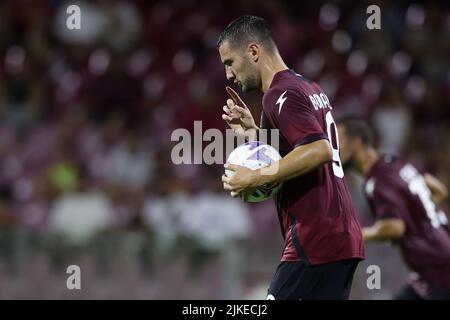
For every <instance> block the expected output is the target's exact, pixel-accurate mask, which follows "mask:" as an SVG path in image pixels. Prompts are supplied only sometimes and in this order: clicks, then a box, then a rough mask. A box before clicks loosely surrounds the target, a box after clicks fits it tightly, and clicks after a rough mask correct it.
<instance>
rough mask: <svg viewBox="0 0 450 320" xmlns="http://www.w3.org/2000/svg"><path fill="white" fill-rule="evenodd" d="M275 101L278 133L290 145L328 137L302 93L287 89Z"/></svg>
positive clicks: (295, 145)
mask: <svg viewBox="0 0 450 320" xmlns="http://www.w3.org/2000/svg"><path fill="white" fill-rule="evenodd" d="M283 99H284V102H283ZM275 101H276V102H275V103H276V105H277V107H278V108H274V112H278V113H279V114H278V119H279V129H280V133H281V134H282V135H283V136H284V137H285V138H286V140H287V141H288V142H289V144H290V145H291V146H292V147H294V148H295V147H298V146H300V145H304V144H308V143H311V142H314V141H317V140H320V139H327V138H328V137H327V135H326V133H325V132H324V130H323V128H322V127H321V125H320V123H319V121H318V119H317V117H316V115H315V114H314V112H315V111H314V109H313V107H311V106H310V105H309V101H307V100H306V97H305V96H304V95H302V94H301V93H297V92H295V91H291V90H287V91H285V93H284V94H283V92H280V95H279V97H278V98H277V100H275Z"/></svg>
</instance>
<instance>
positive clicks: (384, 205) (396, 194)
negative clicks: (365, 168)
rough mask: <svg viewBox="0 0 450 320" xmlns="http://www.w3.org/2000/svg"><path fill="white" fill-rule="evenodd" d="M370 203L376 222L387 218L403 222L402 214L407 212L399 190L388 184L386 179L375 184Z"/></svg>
mask: <svg viewBox="0 0 450 320" xmlns="http://www.w3.org/2000/svg"><path fill="white" fill-rule="evenodd" d="M372 203H373V209H374V213H375V219H376V220H382V219H387V218H398V219H402V220H404V214H405V213H406V212H408V208H407V207H406V204H405V201H404V197H403V196H402V195H401V190H398V189H397V188H396V187H395V186H393V184H392V183H389V179H388V178H383V179H379V180H378V181H377V182H376V185H375V188H374V191H373V198H372Z"/></svg>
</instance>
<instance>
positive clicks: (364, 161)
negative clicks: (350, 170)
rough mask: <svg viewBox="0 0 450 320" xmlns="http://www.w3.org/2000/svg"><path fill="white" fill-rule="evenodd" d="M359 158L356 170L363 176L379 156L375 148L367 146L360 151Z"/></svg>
mask: <svg viewBox="0 0 450 320" xmlns="http://www.w3.org/2000/svg"><path fill="white" fill-rule="evenodd" d="M359 158H360V159H359V161H358V163H359V165H358V167H359V168H358V171H359V172H360V173H362V174H363V175H364V176H367V175H368V174H369V172H370V169H372V167H373V165H374V164H375V162H377V161H378V158H379V156H378V152H377V151H376V150H375V149H373V148H369V149H365V150H364V151H362V152H361V155H360V157H359Z"/></svg>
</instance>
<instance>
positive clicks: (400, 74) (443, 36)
mask: <svg viewBox="0 0 450 320" xmlns="http://www.w3.org/2000/svg"><path fill="white" fill-rule="evenodd" d="M70 4H78V5H79V6H80V8H81V14H82V19H81V30H68V29H67V28H66V19H67V17H68V16H69V15H68V14H67V13H66V8H67V7H68V6H69V5H70ZM370 4H372V3H371V2H365V1H360V2H358V3H357V4H355V3H354V2H351V1H349V2H345V1H329V2H322V3H320V2H317V1H311V2H305V1H295V2H294V1H293V2H292V3H291V2H282V1H254V0H246V1H233V2H230V1H223V0H221V1H196V0H184V1H179V0H177V1H143V0H142V1H118V0H98V1H73V2H72V1H69V2H63V1H58V0H52V1H31V0H30V1H26V0H14V1H12V0H6V1H2V2H0V282H1V283H2V285H1V287H0V298H2V299H5V298H35V299H47V298H67V299H72V298H87V299H91V298H129V299H132V298H140V299H221V298H223V299H228V298H236V299H241V298H264V297H265V290H266V288H267V285H268V281H270V279H271V276H272V271H273V270H274V268H275V266H276V265H277V263H278V259H279V255H280V253H281V246H282V242H281V235H280V232H279V226H278V221H277V217H276V214H275V212H274V206H273V203H272V202H271V201H269V202H266V203H261V204H256V205H246V204H244V203H242V202H240V201H238V200H235V199H232V198H230V197H229V196H228V194H227V193H225V192H223V191H222V188H221V182H220V176H221V174H222V171H223V167H222V165H220V164H218V165H211V166H207V165H179V166H175V165H174V164H173V163H172V161H171V158H170V155H171V148H172V146H173V145H174V143H173V142H171V140H170V135H171V133H172V132H173V130H174V129H177V128H187V129H189V130H191V131H192V128H193V122H194V120H201V121H202V128H203V131H204V130H206V129H208V128H218V129H220V130H224V129H225V128H226V127H225V124H224V123H223V121H222V119H221V108H222V105H223V103H224V101H225V99H226V93H225V90H224V87H225V85H227V84H228V83H227V81H226V79H225V73H224V67H223V66H222V64H221V63H220V59H219V56H218V53H217V51H216V48H215V46H216V40H217V37H218V35H219V33H220V32H221V30H222V29H223V28H224V27H225V26H226V25H227V24H228V23H229V22H230V21H231V20H232V19H234V18H236V17H238V16H240V15H242V14H255V15H260V16H263V17H265V18H266V19H267V20H268V21H269V22H270V23H271V25H272V26H273V31H274V34H275V37H276V40H277V42H278V45H279V49H280V51H281V54H282V56H283V57H284V58H285V60H286V62H287V63H288V65H289V66H291V67H292V68H293V69H295V70H296V71H297V72H299V73H302V74H304V75H305V76H307V77H309V78H312V79H313V80H315V81H317V82H318V83H319V84H320V85H321V86H322V88H323V89H324V91H325V93H326V94H327V95H328V97H329V98H330V100H331V101H332V105H333V108H334V114H335V117H336V116H339V115H345V114H356V115H360V116H362V117H365V118H366V119H368V120H369V121H370V122H371V123H372V124H373V126H374V128H375V129H376V132H377V134H378V138H379V139H378V141H379V146H380V149H381V150H382V151H385V152H391V153H396V154H400V155H403V156H406V157H408V158H410V159H411V160H412V161H413V162H414V163H415V164H417V165H419V166H421V167H423V168H425V169H427V170H429V171H430V172H431V173H433V174H435V175H437V176H438V177H439V178H440V179H441V180H442V181H444V183H445V184H446V185H447V186H450V161H449V159H450V125H449V124H450V108H449V106H450V94H449V92H450V69H449V57H450V10H449V8H448V4H447V5H445V4H444V2H442V3H439V2H432V3H424V4H420V3H407V2H405V1H396V3H395V4H393V3H388V2H387V1H378V2H377V4H378V5H379V6H380V8H381V18H382V23H381V26H382V29H381V30H369V29H367V27H366V19H367V17H368V15H367V14H366V8H367V6H368V5H370ZM243 97H244V98H245V100H246V101H247V102H248V105H249V106H250V107H251V109H252V111H253V113H254V115H258V114H259V112H260V109H259V108H260V101H261V100H260V99H261V94H259V93H252V94H247V95H243ZM346 176H347V179H348V181H349V183H350V185H351V187H352V190H353V195H354V201H355V205H356V206H357V208H358V211H359V214H360V218H361V222H362V224H364V225H365V224H368V223H370V222H371V218H370V213H369V211H368V208H367V206H366V204H365V202H364V200H363V196H362V190H361V180H360V179H358V178H357V177H355V176H353V175H352V174H350V173H347V174H346ZM443 206H444V207H445V209H447V212H450V210H449V209H450V202H449V201H447V202H445V203H444V204H443ZM367 256H368V259H367V260H366V261H365V262H364V263H362V264H361V265H360V267H359V270H358V273H357V275H356V277H355V281H354V288H353V293H352V298H354V299H386V298H389V297H390V296H391V294H392V293H393V292H394V291H395V290H397V289H398V288H399V287H400V286H401V285H402V283H403V282H404V281H405V280H406V278H407V272H406V268H405V266H404V265H403V263H402V261H401V259H400V257H399V255H398V251H397V250H396V249H395V248H393V247H390V246H388V245H384V244H379V245H369V246H367ZM72 264H76V265H79V266H80V267H81V270H82V289H81V290H74V291H70V290H68V289H67V288H66V278H67V277H68V275H67V274H66V268H67V266H68V265H72ZM371 264H376V265H379V266H380V267H381V271H382V288H381V289H380V290H369V289H368V288H367V287H366V279H367V277H368V274H367V273H366V267H367V266H368V265H371Z"/></svg>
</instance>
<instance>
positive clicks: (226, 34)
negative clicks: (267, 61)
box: [217, 15, 277, 51]
mask: <svg viewBox="0 0 450 320" xmlns="http://www.w3.org/2000/svg"><path fill="white" fill-rule="evenodd" d="M225 41H229V42H230V44H231V45H243V44H247V43H249V42H251V41H255V42H259V43H261V44H262V45H264V46H265V47H267V48H268V49H269V50H272V51H273V50H275V49H276V47H277V46H276V44H275V40H274V38H273V35H272V31H271V29H270V26H269V24H268V23H267V21H266V20H264V19H263V18H260V17H256V16H251V15H244V16H241V17H239V18H237V19H236V20H233V21H231V22H230V24H228V26H227V27H226V28H225V30H223V32H222V33H221V34H220V37H219V40H218V41H217V49H219V47H220V46H221V45H222V43H223V42H225Z"/></svg>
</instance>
